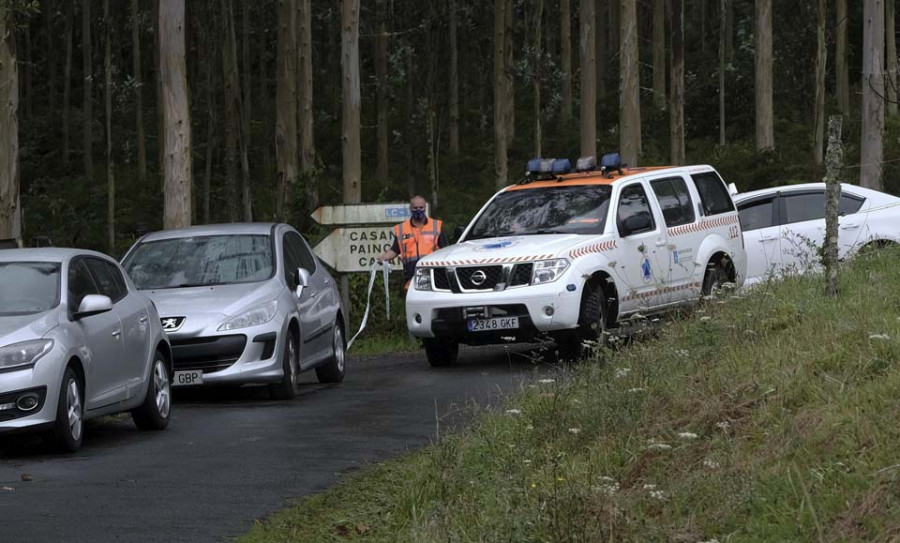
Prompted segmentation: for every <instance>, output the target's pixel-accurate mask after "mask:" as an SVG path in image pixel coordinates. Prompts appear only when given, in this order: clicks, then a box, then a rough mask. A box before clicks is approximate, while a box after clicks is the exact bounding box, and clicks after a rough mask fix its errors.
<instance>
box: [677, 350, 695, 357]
mask: <svg viewBox="0 0 900 543" xmlns="http://www.w3.org/2000/svg"><path fill="white" fill-rule="evenodd" d="M675 354H677V355H678V356H691V353H690V352H688V350H687V349H678V350H677V351H675Z"/></svg>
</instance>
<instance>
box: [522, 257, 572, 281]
mask: <svg viewBox="0 0 900 543" xmlns="http://www.w3.org/2000/svg"><path fill="white" fill-rule="evenodd" d="M568 268H569V261H568V260H566V259H565V258H554V259H553V260H539V261H537V262H535V263H534V271H533V272H532V273H531V284H532V285H540V284H541V283H552V282H553V281H556V280H557V279H559V278H560V277H562V274H563V272H565V271H566V270H567V269H568Z"/></svg>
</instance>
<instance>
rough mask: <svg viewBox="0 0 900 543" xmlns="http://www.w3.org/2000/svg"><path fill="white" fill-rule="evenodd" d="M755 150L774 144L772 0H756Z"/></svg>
mask: <svg viewBox="0 0 900 543" xmlns="http://www.w3.org/2000/svg"><path fill="white" fill-rule="evenodd" d="M755 66H756V150H757V151H761V150H763V149H771V148H773V147H775V115H774V111H773V106H772V0H756V55H755Z"/></svg>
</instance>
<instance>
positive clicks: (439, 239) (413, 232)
mask: <svg viewBox="0 0 900 543" xmlns="http://www.w3.org/2000/svg"><path fill="white" fill-rule="evenodd" d="M426 206H427V202H426V201H425V198H423V197H421V196H413V197H412V199H411V200H410V201H409V210H410V212H411V216H410V218H409V219H407V220H406V221H403V222H402V223H400V224H398V225H396V226H394V242H393V244H392V245H391V248H390V249H388V250H387V251H385V252H383V253H381V254H380V255H378V257H377V260H378V261H379V262H385V261H389V260H393V259H394V258H396V257H397V256H399V257H400V260H401V261H402V262H403V275H404V276H405V277H406V286H405V287H404V290H407V289H409V283H410V281H411V280H412V278H413V275H414V274H415V273H416V262H418V261H419V259H420V258H422V257H423V256H425V255H429V254H431V253H433V252H435V251H437V250H438V249H440V248H442V247H446V246H447V245H449V243H448V241H447V236H446V234H444V232H443V230H442V227H443V223H442V222H441V221H440V220H439V219H435V218H430V219H429V218H428V215H427V214H426V213H425V208H426Z"/></svg>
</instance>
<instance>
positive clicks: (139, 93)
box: [131, 0, 147, 185]
mask: <svg viewBox="0 0 900 543" xmlns="http://www.w3.org/2000/svg"><path fill="white" fill-rule="evenodd" d="M140 22H141V21H140V11H138V0H131V61H132V72H133V75H132V77H133V78H134V126H135V132H136V135H135V137H136V138H137V142H135V143H136V145H137V158H138V179H139V180H140V181H141V185H143V184H144V181H146V180H147V138H146V136H145V134H144V96H143V95H144V90H143V85H142V82H141V81H142V77H141V34H140Z"/></svg>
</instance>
